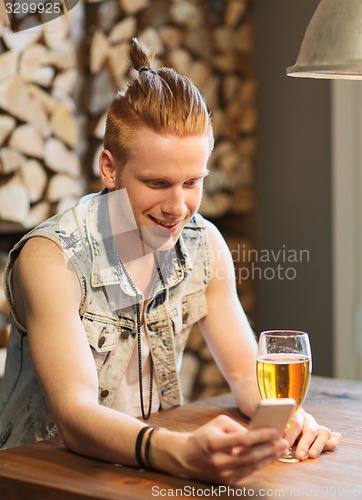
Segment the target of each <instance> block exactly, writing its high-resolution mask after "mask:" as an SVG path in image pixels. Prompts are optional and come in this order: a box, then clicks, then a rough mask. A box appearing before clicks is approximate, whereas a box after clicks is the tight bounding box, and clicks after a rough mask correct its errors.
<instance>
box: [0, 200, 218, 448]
mask: <svg viewBox="0 0 362 500" xmlns="http://www.w3.org/2000/svg"><path fill="white" fill-rule="evenodd" d="M105 194H109V193H106V191H102V193H97V194H91V195H87V196H85V197H84V198H82V199H81V200H80V201H79V203H78V204H77V205H76V206H75V207H73V208H72V209H70V210H68V211H66V212H64V213H61V214H58V215H55V216H54V217H52V218H50V219H48V220H47V221H45V222H44V223H42V224H40V225H39V226H37V227H36V228H35V229H33V230H32V231H30V232H29V233H28V234H27V235H25V236H24V237H23V238H22V239H21V240H20V241H19V243H17V245H15V247H14V248H13V250H12V251H11V253H10V256H9V262H8V264H7V269H6V283H5V287H6V293H7V298H8V301H9V305H10V309H11V334H10V339H9V346H8V353H7V361H6V366H5V374H4V377H3V379H2V381H1V383H0V449H1V448H2V449H5V448H9V447H12V446H16V445H19V444H23V443H27V442H34V441H36V440H40V439H45V438H47V437H53V436H55V435H57V433H58V431H57V427H56V425H55V423H54V419H53V418H52V416H51V414H50V412H49V409H48V407H47V403H46V401H45V397H44V394H43V392H42V389H41V387H40V385H39V383H38V381H37V378H36V376H35V373H34V369H33V366H32V363H31V360H30V356H29V351H28V340H27V332H26V331H25V330H24V329H23V328H22V326H21V325H20V324H19V323H18V321H17V319H16V317H15V313H14V307H13V304H12V300H11V288H10V274H11V269H12V267H13V265H14V261H15V259H16V258H17V256H18V255H19V252H20V250H21V248H22V246H23V245H24V243H25V242H26V241H27V240H28V239H29V238H31V237H35V236H38V237H39V236H41V237H45V238H48V239H50V240H52V241H53V242H55V243H56V244H57V245H58V246H59V247H60V248H61V250H62V251H63V253H64V256H65V259H66V262H68V265H69V263H71V265H72V266H73V268H74V269H75V271H76V273H77V275H78V278H79V282H80V285H81V289H82V299H81V304H80V307H79V315H80V317H81V320H82V323H83V326H84V331H85V334H86V335H87V339H88V343H89V345H90V348H91V350H92V353H93V355H94V360H95V364H96V368H97V372H98V383H99V392H98V394H99V403H100V404H102V405H105V406H109V407H110V406H112V403H113V401H114V398H115V396H116V393H117V389H118V386H119V384H120V381H121V378H122V377H123V375H124V373H125V371H126V369H127V366H128V363H129V360H130V357H131V354H132V350H133V348H134V347H136V348H137V346H135V343H136V342H137V314H136V303H137V301H139V299H140V297H141V300H143V299H144V297H143V296H142V295H141V294H140V292H139V293H137V294H136V292H135V287H134V285H133V286H132V283H131V282H130V278H129V276H128V274H127V272H126V270H125V268H124V266H123V264H122V262H121V261H120V259H119V257H118V255H117V253H116V249H115V246H114V239H113V235H112V232H111V227H110V222H109V214H108V205H107V201H106V198H107V196H104V195H105ZM156 258H157V261H158V265H157V267H158V272H159V279H158V280H157V281H156V283H155V284H154V287H153V290H152V294H151V295H150V297H146V299H148V302H147V306H146V308H145V316H144V318H145V329H146V332H147V336H148V342H149V345H150V352H151V355H152V359H153V363H154V372H155V376H156V380H157V388H158V391H159V397H160V403H161V408H163V409H165V408H169V407H171V406H175V405H179V404H182V393H181V389H180V381H179V375H178V374H179V371H180V368H181V362H182V354H183V351H184V348H185V344H186V341H187V337H188V335H189V333H190V330H191V326H192V325H193V324H194V323H196V322H197V321H198V320H200V319H201V318H202V317H204V316H205V315H206V314H207V304H206V296H205V292H206V287H207V283H208V281H209V280H210V278H211V257H210V251H209V247H208V243H207V236H206V229H205V223H204V221H203V218H202V217H201V216H200V215H198V214H197V215H195V216H194V217H193V218H192V219H191V220H190V222H189V223H188V224H187V225H186V226H185V227H184V229H183V231H182V234H181V236H180V238H179V240H178V242H177V244H176V245H175V246H174V247H173V248H172V249H171V250H169V251H165V252H156ZM59 300H61V297H59ZM44 314H46V311H44ZM49 334H51V332H49ZM49 345H50V346H51V339H50V343H49Z"/></svg>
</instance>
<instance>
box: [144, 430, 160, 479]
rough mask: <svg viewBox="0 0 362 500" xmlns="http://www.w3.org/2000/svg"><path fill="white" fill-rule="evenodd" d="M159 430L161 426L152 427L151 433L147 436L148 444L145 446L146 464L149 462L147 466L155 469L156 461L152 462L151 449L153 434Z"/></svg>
mask: <svg viewBox="0 0 362 500" xmlns="http://www.w3.org/2000/svg"><path fill="white" fill-rule="evenodd" d="M158 430H159V427H152V430H150V432H149V434H148V436H147V441H146V446H145V461H146V464H147V468H148V469H151V470H155V466H154V463H152V459H151V456H150V451H151V437H152V434H153V433H154V432H155V431H158Z"/></svg>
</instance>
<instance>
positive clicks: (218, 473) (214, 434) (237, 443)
mask: <svg viewBox="0 0 362 500" xmlns="http://www.w3.org/2000/svg"><path fill="white" fill-rule="evenodd" d="M173 434H174V436H172V435H170V432H169V431H166V432H160V433H158V434H157V436H156V438H157V443H158V445H159V446H161V447H162V448H164V446H163V445H162V443H161V440H163V441H168V443H169V444H170V441H171V440H172V439H175V438H176V439H175V444H176V440H177V441H178V443H179V446H177V447H175V448H173V450H174V452H173V453H174V457H173V459H176V461H177V465H176V464H175V466H176V469H175V470H173V471H172V472H173V473H176V474H177V475H179V474H181V475H183V476H185V475H186V476H188V477H192V478H194V479H198V480H202V481H207V482H212V483H216V484H225V485H232V484H236V483H237V482H238V481H239V480H240V479H242V478H243V477H245V476H247V475H249V474H251V473H252V472H254V471H255V470H258V469H260V468H261V467H264V466H265V465H268V464H270V463H272V462H274V461H275V460H277V459H278V458H280V457H282V456H283V455H285V454H286V453H287V451H288V441H287V440H286V439H281V438H278V436H277V432H276V431H275V429H272V428H261V429H257V430H251V431H248V430H247V429H246V428H245V427H244V426H243V425H241V424H239V423H238V422H237V421H235V420H233V419H232V418H230V417H228V416H226V415H220V416H218V417H216V418H214V419H213V420H211V421H210V422H208V423H207V424H205V425H203V426H201V427H199V428H198V429H196V430H195V431H193V432H190V433H188V434H183V437H182V434H180V433H173ZM175 434H178V436H176V435H175ZM180 439H182V440H183V442H182V443H180V441H179V440H180ZM156 453H157V452H156ZM155 458H156V465H157V466H159V467H160V468H161V469H164V470H167V469H168V468H169V467H168V466H167V465H166V464H165V465H166V466H165V465H164V464H163V463H159V462H158V461H157V455H156V457H155ZM159 459H161V461H163V460H164V457H162V458H161V457H160V455H159ZM171 460H172V459H171ZM167 464H168V465H169V464H170V461H168V462H167Z"/></svg>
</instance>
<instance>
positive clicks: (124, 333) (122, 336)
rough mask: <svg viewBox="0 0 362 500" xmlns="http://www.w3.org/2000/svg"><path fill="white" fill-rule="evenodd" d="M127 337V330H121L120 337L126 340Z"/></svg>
mask: <svg viewBox="0 0 362 500" xmlns="http://www.w3.org/2000/svg"><path fill="white" fill-rule="evenodd" d="M128 337H129V332H127V331H126V330H123V332H122V333H121V339H123V340H127V339H128Z"/></svg>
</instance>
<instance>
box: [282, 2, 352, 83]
mask: <svg viewBox="0 0 362 500" xmlns="http://www.w3.org/2000/svg"><path fill="white" fill-rule="evenodd" d="M287 75H288V76H297V77H306V78H343V79H351V80H359V79H362V0H321V2H320V4H319V5H318V7H317V10H316V11H315V13H314V15H313V17H312V19H311V21H310V23H309V25H308V27H307V30H306V32H305V35H304V39H303V42H302V45H301V47H300V51H299V54H298V58H297V61H296V63H295V65H294V66H291V67H289V68H287Z"/></svg>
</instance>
